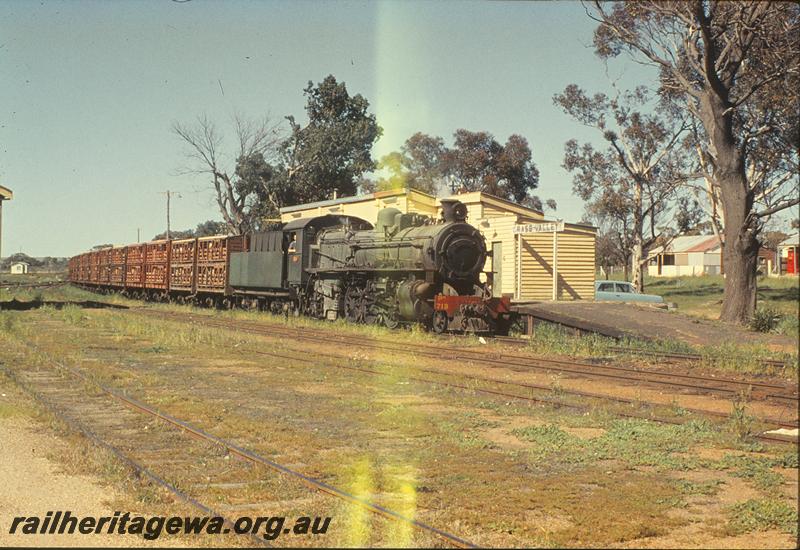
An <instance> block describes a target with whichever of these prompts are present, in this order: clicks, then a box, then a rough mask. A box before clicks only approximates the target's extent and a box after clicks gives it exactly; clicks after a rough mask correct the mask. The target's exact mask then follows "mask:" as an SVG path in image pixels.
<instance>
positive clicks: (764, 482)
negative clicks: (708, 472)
mask: <svg viewBox="0 0 800 550" xmlns="http://www.w3.org/2000/svg"><path fill="white" fill-rule="evenodd" d="M792 454H793V453H789V454H787V455H786V456H783V457H780V458H772V457H753V456H748V455H731V454H728V455H725V456H724V457H723V458H722V459H721V460H718V461H717V462H715V463H713V464H712V465H711V467H712V468H713V469H715V470H730V474H731V475H733V476H735V477H739V478H742V479H747V480H748V481H750V482H751V483H753V485H755V486H756V487H758V488H759V489H762V490H767V489H772V488H774V487H778V486H780V485H782V484H783V482H784V478H783V476H781V475H780V474H779V473H777V472H774V471H773V470H772V468H774V467H783V468H797V455H796V454H794V457H793V458H792Z"/></svg>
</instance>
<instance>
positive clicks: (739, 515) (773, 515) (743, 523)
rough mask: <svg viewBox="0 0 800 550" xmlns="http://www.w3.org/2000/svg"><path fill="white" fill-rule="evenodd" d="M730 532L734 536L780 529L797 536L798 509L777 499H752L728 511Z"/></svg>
mask: <svg viewBox="0 0 800 550" xmlns="http://www.w3.org/2000/svg"><path fill="white" fill-rule="evenodd" d="M728 517H729V519H728V531H729V532H731V533H732V534H741V533H749V532H752V531H766V530H768V529H780V530H781V531H783V532H785V533H791V534H792V535H795V536H796V535H797V509H796V508H794V507H792V506H790V505H788V504H786V503H785V502H782V501H780V500H777V499H764V500H755V499H750V500H748V501H745V502H741V503H739V504H736V505H734V506H732V507H731V508H730V510H729V511H728Z"/></svg>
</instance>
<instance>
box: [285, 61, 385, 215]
mask: <svg viewBox="0 0 800 550" xmlns="http://www.w3.org/2000/svg"><path fill="white" fill-rule="evenodd" d="M303 93H304V94H305V96H306V99H307V103H306V114H307V116H308V123H307V124H306V125H305V126H301V125H300V124H298V123H297V122H296V121H295V119H294V117H292V116H288V117H286V118H287V120H288V121H289V125H290V126H291V135H290V136H289V137H288V138H287V139H286V140H285V141H284V142H283V144H282V146H281V162H280V166H279V170H280V173H279V174H278V181H279V187H282V188H284V189H288V190H289V191H290V192H291V195H292V200H293V202H295V203H303V202H312V201H317V200H323V199H327V198H330V196H331V193H332V192H333V189H338V192H339V194H340V195H342V196H346V195H355V194H356V191H357V186H358V181H359V177H360V176H361V175H362V174H363V173H364V172H369V171H372V170H374V169H375V161H374V160H373V159H372V155H371V149H372V145H373V144H374V143H375V141H376V140H377V139H378V138H379V137H380V136H381V133H382V132H383V130H382V129H381V127H380V126H378V123H377V122H376V120H375V115H373V114H369V113H368V112H367V110H368V108H369V101H367V99H366V98H364V97H363V96H362V95H361V94H356V95H354V96H351V95H350V94H349V93H348V91H347V87H346V86H345V84H344V82H337V81H336V78H335V77H334V76H333V75H328V76H327V77H325V79H324V80H323V81H322V82H320V83H319V84H318V85H316V86H314V84H313V83H312V82H309V83H308V86H307V87H306V88H305V90H303Z"/></svg>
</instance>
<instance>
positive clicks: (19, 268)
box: [11, 262, 30, 275]
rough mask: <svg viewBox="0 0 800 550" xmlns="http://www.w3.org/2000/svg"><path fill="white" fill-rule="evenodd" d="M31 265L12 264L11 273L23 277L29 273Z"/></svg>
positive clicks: (23, 263)
mask: <svg viewBox="0 0 800 550" xmlns="http://www.w3.org/2000/svg"><path fill="white" fill-rule="evenodd" d="M29 267H30V264H29V263H28V262H14V263H13V264H11V273H13V274H16V275H22V274H24V273H27V272H28V268H29Z"/></svg>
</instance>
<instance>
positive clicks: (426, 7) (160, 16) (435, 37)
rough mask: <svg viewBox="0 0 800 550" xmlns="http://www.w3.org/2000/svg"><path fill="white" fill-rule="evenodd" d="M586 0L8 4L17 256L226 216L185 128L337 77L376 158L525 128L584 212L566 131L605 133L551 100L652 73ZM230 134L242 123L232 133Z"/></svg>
mask: <svg viewBox="0 0 800 550" xmlns="http://www.w3.org/2000/svg"><path fill="white" fill-rule="evenodd" d="M593 29H594V24H593V22H592V21H591V20H590V19H589V18H588V17H586V15H585V12H584V9H583V7H582V6H581V4H580V3H579V2H572V1H570V2H529V3H524V2H514V3H505V2H475V3H471V2H454V3H448V2H401V1H390V2H333V1H327V2H322V1H301V2H289V1H286V2H245V1H240V2H207V1H202V0H194V1H191V2H186V3H174V2H144V1H142V2H133V1H130V2H89V1H84V2H79V1H76V2H70V3H55V2H47V1H45V2H36V3H34V2H29V1H21V2H13V1H8V0H5V1H3V2H0V75H2V77H1V78H2V81H0V184H2V185H5V186H7V187H10V188H11V189H13V191H14V193H15V197H14V200H13V201H11V202H8V203H6V204H5V206H4V216H3V217H4V220H3V255H8V254H11V253H13V252H18V251H20V250H22V251H23V252H25V253H27V254H30V255H33V256H45V255H52V256H68V255H72V254H75V253H77V252H80V251H82V250H85V249H87V248H88V247H90V246H93V245H95V244H99V243H109V242H110V243H119V244H122V243H126V242H135V240H136V234H137V228H139V229H140V230H141V235H142V238H143V239H149V238H151V237H152V236H153V235H155V234H156V233H158V232H160V231H163V230H164V228H165V226H166V221H165V198H164V196H163V195H162V194H160V193H161V192H163V191H164V190H166V189H170V190H173V191H178V192H180V193H181V195H182V198H180V199H175V200H173V202H172V204H173V208H172V227H173V229H182V228H187V227H194V226H195V225H197V223H199V222H201V221H204V220H207V219H220V216H219V214H218V212H217V210H216V206H215V203H214V201H213V195H212V193H211V190H210V186H209V184H208V183H207V182H206V181H204V180H203V179H202V178H201V177H196V176H191V177H190V176H179V175H177V172H178V169H179V168H181V167H182V166H184V165H185V161H184V158H183V156H182V151H183V147H182V145H181V143H180V142H179V141H178V140H177V138H176V137H175V136H174V135H173V134H171V132H170V125H171V124H172V122H173V121H181V122H191V121H192V120H193V118H194V117H196V116H197V115H199V114H206V115H208V116H209V117H210V118H211V119H213V120H215V121H216V122H217V124H218V125H219V126H220V127H221V128H223V129H229V128H230V126H229V125H228V123H229V121H230V118H231V116H232V114H233V113H235V112H240V113H242V114H244V115H248V116H260V115H264V114H267V113H269V114H271V115H272V117H274V118H275V119H276V120H278V119H281V118H282V117H284V116H285V115H289V114H292V115H294V116H295V117H297V118H299V119H304V113H303V106H304V99H303V94H302V89H303V88H304V87H305V85H306V83H307V82H308V81H309V80H312V81H314V82H319V81H320V80H322V79H323V78H324V77H325V76H326V75H328V74H333V75H334V76H336V78H337V79H339V80H343V81H345V82H346V83H347V87H348V90H349V91H350V92H351V93H361V94H363V95H364V96H365V97H366V98H367V99H368V100H369V101H370V103H371V106H372V111H373V112H374V113H375V114H376V116H377V119H378V122H379V124H380V125H381V126H383V128H384V135H383V137H382V138H381V140H380V141H379V142H378V143H377V145H376V147H375V149H374V151H373V153H374V156H375V157H376V158H378V157H379V156H380V155H382V154H385V153H387V152H389V151H392V150H395V149H397V148H398V147H399V146H400V145H401V144H402V143H403V141H405V139H406V138H408V137H409V136H410V135H411V134H413V133H414V132H416V131H422V132H426V133H430V134H433V135H440V136H443V137H444V138H445V139H446V140H448V142H449V140H450V138H451V136H452V133H453V132H454V131H455V130H456V129H457V128H467V129H470V130H488V131H490V132H492V133H493V134H494V135H495V137H496V138H497V139H498V140H499V141H505V140H506V138H507V137H508V136H509V134H512V133H519V134H522V135H524V136H525V137H526V138H527V139H528V140H529V142H530V144H531V148H532V150H533V158H534V161H535V163H536V165H537V166H538V168H539V170H540V172H541V180H540V187H539V190H538V191H537V193H538V194H539V195H540V196H541V197H543V198H554V199H555V200H556V201H557V202H558V205H559V208H558V212H557V215H558V216H559V217H562V218H564V219H566V220H569V221H576V220H578V219H579V218H580V217H581V215H582V213H583V203H582V201H581V200H580V199H579V198H577V197H574V196H573V195H572V192H571V191H572V185H571V177H570V175H569V174H568V173H566V171H565V170H564V169H563V168H561V162H562V157H563V146H564V142H565V141H567V140H568V139H570V138H573V137H576V138H578V139H582V140H585V139H592V138H594V137H596V136H594V134H593V133H591V132H590V131H588V130H587V129H585V128H583V127H581V126H580V125H579V124H578V123H576V122H574V121H572V120H571V119H569V118H568V117H567V116H566V115H565V114H563V113H562V112H561V111H560V110H559V109H557V108H556V107H555V106H554V105H553V103H552V96H553V94H555V93H557V92H559V91H561V90H563V89H564V87H565V86H566V85H567V84H570V83H573V82H575V83H577V84H579V85H581V86H583V87H585V88H587V90H590V91H593V92H594V91H607V90H608V89H609V87H610V80H609V76H607V72H608V74H609V75H611V77H612V78H615V79H616V78H620V79H621V80H620V84H618V85H622V86H633V85H636V84H641V83H647V80H648V78H652V76H651V75H652V74H653V73H652V71H651V70H650V69H647V68H643V67H642V66H641V65H637V64H635V63H632V62H630V61H628V60H627V59H620V60H617V61H615V62H614V64H613V65H611V66H610V67H608V68H606V67H605V65H604V64H603V63H602V62H601V61H599V60H598V59H597V58H596V57H595V56H594V54H593V51H592V48H591V40H592V31H593ZM230 133H231V132H230V130H229V131H228V134H230Z"/></svg>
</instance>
